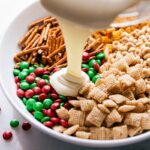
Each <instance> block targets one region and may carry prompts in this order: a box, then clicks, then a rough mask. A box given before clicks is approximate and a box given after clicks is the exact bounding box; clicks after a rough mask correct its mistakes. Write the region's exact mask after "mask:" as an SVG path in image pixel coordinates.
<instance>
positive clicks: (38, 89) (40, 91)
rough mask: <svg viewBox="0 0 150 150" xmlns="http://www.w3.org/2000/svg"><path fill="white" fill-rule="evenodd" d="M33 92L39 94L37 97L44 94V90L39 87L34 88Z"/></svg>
mask: <svg viewBox="0 0 150 150" xmlns="http://www.w3.org/2000/svg"><path fill="white" fill-rule="evenodd" d="M33 91H34V93H35V94H37V95H39V94H41V93H42V90H41V88H39V87H34V88H33Z"/></svg>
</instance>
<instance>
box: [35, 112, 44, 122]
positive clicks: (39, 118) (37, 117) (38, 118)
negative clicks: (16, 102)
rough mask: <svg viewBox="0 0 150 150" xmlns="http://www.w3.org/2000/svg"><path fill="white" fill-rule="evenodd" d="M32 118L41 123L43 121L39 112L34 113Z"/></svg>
mask: <svg viewBox="0 0 150 150" xmlns="http://www.w3.org/2000/svg"><path fill="white" fill-rule="evenodd" d="M34 118H35V119H37V120H39V121H41V120H42V119H43V114H42V113H41V112H40V111H35V112H34Z"/></svg>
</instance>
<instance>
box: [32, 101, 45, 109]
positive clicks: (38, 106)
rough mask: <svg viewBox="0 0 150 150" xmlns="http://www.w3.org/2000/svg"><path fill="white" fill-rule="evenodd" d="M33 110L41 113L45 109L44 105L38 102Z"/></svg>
mask: <svg viewBox="0 0 150 150" xmlns="http://www.w3.org/2000/svg"><path fill="white" fill-rule="evenodd" d="M33 109H34V110H35V111H41V110H42V109H43V104H42V103H41V102H36V103H34V104H33Z"/></svg>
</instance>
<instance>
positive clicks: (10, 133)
mask: <svg viewBox="0 0 150 150" xmlns="http://www.w3.org/2000/svg"><path fill="white" fill-rule="evenodd" d="M11 137H12V132H10V131H5V132H4V133H3V138H4V140H9V139H11Z"/></svg>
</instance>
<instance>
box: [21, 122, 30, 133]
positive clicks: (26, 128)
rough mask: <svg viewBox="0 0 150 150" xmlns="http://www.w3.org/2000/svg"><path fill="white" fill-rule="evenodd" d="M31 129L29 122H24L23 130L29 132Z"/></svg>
mask: <svg viewBox="0 0 150 150" xmlns="http://www.w3.org/2000/svg"><path fill="white" fill-rule="evenodd" d="M30 128H31V124H30V123H29V122H27V121H25V122H23V124H22V129H23V130H25V131H27V130H29V129H30Z"/></svg>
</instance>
